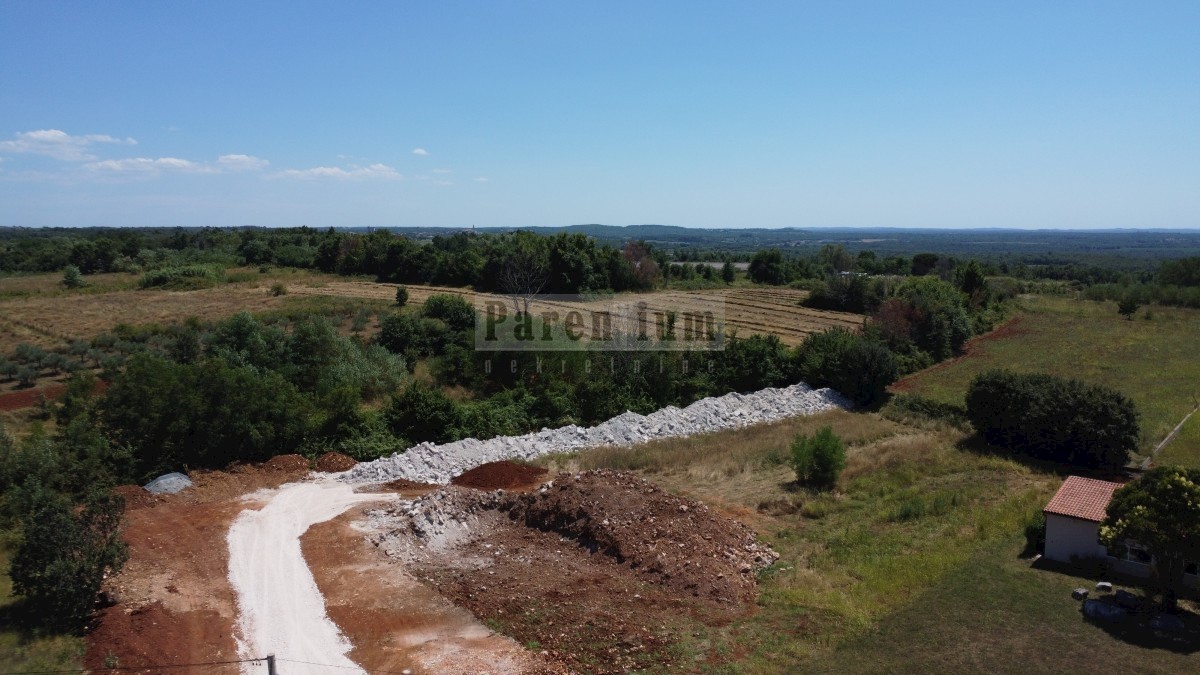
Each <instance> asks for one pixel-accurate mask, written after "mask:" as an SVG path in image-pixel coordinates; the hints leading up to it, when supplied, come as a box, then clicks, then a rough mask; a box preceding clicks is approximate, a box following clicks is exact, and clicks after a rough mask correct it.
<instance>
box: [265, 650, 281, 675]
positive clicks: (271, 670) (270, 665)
mask: <svg viewBox="0 0 1200 675" xmlns="http://www.w3.org/2000/svg"><path fill="white" fill-rule="evenodd" d="M267 675H279V674H278V673H276V672H275V655H274V654H267Z"/></svg>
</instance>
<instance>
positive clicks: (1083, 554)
mask: <svg viewBox="0 0 1200 675" xmlns="http://www.w3.org/2000/svg"><path fill="white" fill-rule="evenodd" d="M1099 538H1100V523H1093V522H1092V521H1090V520H1080V519H1079V518H1068V517H1067V516H1060V515H1058V514H1056V513H1047V514H1046V551H1045V553H1044V554H1043V555H1044V556H1045V557H1046V558H1049V559H1050V560H1057V561H1058V562H1064V563H1069V562H1071V557H1072V556H1075V557H1077V558H1099V559H1101V560H1103V559H1104V558H1106V557H1107V556H1108V552H1107V551H1106V550H1105V549H1104V547H1103V546H1101V545H1100V542H1099Z"/></svg>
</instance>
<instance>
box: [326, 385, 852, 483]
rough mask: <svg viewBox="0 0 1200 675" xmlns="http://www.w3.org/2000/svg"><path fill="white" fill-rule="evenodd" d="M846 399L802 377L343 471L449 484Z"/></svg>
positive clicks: (429, 447) (367, 479) (347, 476)
mask: <svg viewBox="0 0 1200 675" xmlns="http://www.w3.org/2000/svg"><path fill="white" fill-rule="evenodd" d="M848 407H850V403H849V402H848V401H847V400H846V399H845V398H843V397H842V396H841V395H840V394H838V393H837V392H835V391H833V390H830V389H816V390H814V389H811V388H809V387H808V386H807V385H805V384H803V383H800V384H794V385H792V386H790V387H785V388H782V389H774V388H767V389H763V390H761V391H757V392H754V393H752V394H745V395H743V394H737V393H730V394H726V395H724V396H717V397H713V398H705V399H700V400H699V401H696V402H695V403H692V404H691V405H689V406H688V407H687V408H684V409H682V410H681V409H679V408H676V407H674V406H667V407H665V408H663V409H661V410H658V411H656V412H654V413H651V414H650V415H645V416H644V415H639V414H637V413H633V412H628V411H627V412H624V413H622V414H620V415H618V416H616V417H614V418H612V419H610V420H608V421H606V422H604V423H602V424H599V425H597V426H595V427H592V428H590V429H585V428H581V427H578V426H575V425H569V426H566V427H562V428H559V429H543V430H541V431H538V432H535V433H529V434H525V435H522V436H508V437H497V438H491V439H488V440H486V441H480V440H478V439H474V438H468V439H464V440H461V441H455V442H453V443H446V444H444V445H434V444H432V443H421V444H418V445H415V446H413V447H412V448H409V449H408V450H407V451H405V452H404V453H398V454H395V455H392V456H391V457H385V458H381V459H378V460H375V461H373V462H365V463H362V464H359V465H357V466H355V467H354V468H353V469H350V470H349V471H346V472H345V473H342V474H340V476H339V479H340V480H344V481H346V482H350V483H357V484H363V483H386V482H388V481H391V480H395V479H398V478H403V479H407V480H412V481H417V482H422V483H440V484H445V483H448V482H449V481H450V479H451V478H453V477H454V476H457V475H459V474H461V473H462V472H464V471H466V470H468V469H471V468H474V467H477V466H480V465H482V464H486V463H489V462H495V461H498V460H502V459H531V458H534V457H540V456H542V455H547V454H552V453H558V452H571V451H575V450H580V449H583V448H591V447H598V446H604V445H617V446H629V445H634V444H637V443H643V442H645V441H648V440H653V439H656V438H676V437H681V436H691V435H694V434H701V433H709V432H713V431H721V430H723V429H734V428H738V427H744V426H748V425H751V424H759V423H762V422H771V421H775V420H779V419H783V418H786V417H794V416H797V415H812V414H815V413H818V412H821V411H824V410H830V409H834V408H848Z"/></svg>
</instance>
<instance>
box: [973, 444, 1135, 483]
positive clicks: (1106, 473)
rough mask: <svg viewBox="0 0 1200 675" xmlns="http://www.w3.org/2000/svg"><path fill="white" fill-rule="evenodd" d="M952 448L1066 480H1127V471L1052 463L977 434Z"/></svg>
mask: <svg viewBox="0 0 1200 675" xmlns="http://www.w3.org/2000/svg"><path fill="white" fill-rule="evenodd" d="M954 447H955V448H957V449H958V450H962V451H964V452H970V453H972V454H976V455H980V456H984V457H994V458H997V459H1008V460H1012V461H1014V462H1017V463H1019V464H1022V465H1024V466H1026V467H1029V468H1030V469H1033V470H1035V471H1038V472H1040V473H1047V474H1054V475H1058V476H1061V477H1063V478H1066V477H1067V476H1082V477H1084V478H1095V479H1097V480H1108V481H1118V482H1123V481H1125V480H1127V479H1128V478H1129V473H1128V470H1127V469H1120V470H1113V469H1101V468H1095V467H1087V466H1080V465H1078V464H1069V463H1066V462H1054V461H1050V460H1047V459H1042V458H1040V457H1034V456H1033V455H1030V454H1027V453H1024V452H1021V451H1019V450H1013V449H1010V448H1003V447H1000V446H996V445H992V444H991V443H988V442H987V440H986V439H984V438H983V436H982V435H980V434H979V433H974V434H971V435H970V436H966V437H964V438H962V439H961V440H959V441H958V442H957V443H955V444H954Z"/></svg>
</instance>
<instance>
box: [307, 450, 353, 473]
mask: <svg viewBox="0 0 1200 675" xmlns="http://www.w3.org/2000/svg"><path fill="white" fill-rule="evenodd" d="M356 464H358V461H357V460H355V459H354V458H353V457H349V456H347V455H343V454H342V453H340V452H327V453H325V454H323V455H321V456H320V457H318V458H317V461H316V462H313V470H314V471H321V472H324V473H340V472H342V471H349V470H350V469H353V468H354V467H355V465H356Z"/></svg>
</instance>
